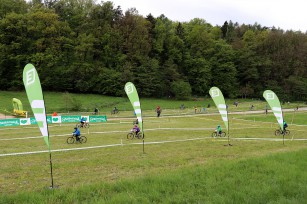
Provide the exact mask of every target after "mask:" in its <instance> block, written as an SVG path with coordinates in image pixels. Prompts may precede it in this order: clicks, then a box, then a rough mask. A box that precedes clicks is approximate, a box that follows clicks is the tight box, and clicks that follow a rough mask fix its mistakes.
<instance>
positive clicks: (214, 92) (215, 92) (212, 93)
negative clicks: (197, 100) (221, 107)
mask: <svg viewBox="0 0 307 204" xmlns="http://www.w3.org/2000/svg"><path fill="white" fill-rule="evenodd" d="M219 95H220V92H219V90H218V89H213V90H212V91H211V96H212V97H217V96H219Z"/></svg>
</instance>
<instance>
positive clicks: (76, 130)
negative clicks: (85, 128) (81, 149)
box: [72, 127, 81, 141]
mask: <svg viewBox="0 0 307 204" xmlns="http://www.w3.org/2000/svg"><path fill="white" fill-rule="evenodd" d="M72 135H73V136H75V137H76V140H77V141H79V140H80V135H81V133H80V130H79V129H78V128H77V127H75V128H74V132H73V133H72Z"/></svg>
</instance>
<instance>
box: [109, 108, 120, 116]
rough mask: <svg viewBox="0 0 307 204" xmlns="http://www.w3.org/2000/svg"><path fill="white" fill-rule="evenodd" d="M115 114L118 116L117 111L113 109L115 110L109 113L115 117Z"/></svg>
mask: <svg viewBox="0 0 307 204" xmlns="http://www.w3.org/2000/svg"><path fill="white" fill-rule="evenodd" d="M115 114H119V110H118V109H115V110H112V111H111V115H115Z"/></svg>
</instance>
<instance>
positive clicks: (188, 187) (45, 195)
mask: <svg viewBox="0 0 307 204" xmlns="http://www.w3.org/2000/svg"><path fill="white" fill-rule="evenodd" d="M306 155H307V149H302V150H300V151H296V152H286V153H278V154H274V155H268V156H264V157H258V158H250V159H243V160H239V161H238V160H236V161H234V160H230V161H227V160H225V161H224V162H220V163H217V164H216V165H213V166H212V165H211V166H209V167H207V166H206V165H199V166H197V167H194V168H184V169H179V170H174V171H170V172H168V173H164V174H161V175H159V176H157V175H155V176H150V175H147V176H143V177H140V178H136V179H122V180H121V181H118V182H116V183H101V184H96V185H88V186H82V187H79V188H71V189H53V190H51V189H45V190H43V191H40V192H26V193H23V192H20V193H17V194H14V195H1V196H0V203H253V204H254V203H306V202H307V185H306V184H307V174H306V171H305V170H306V166H307V160H306V159H304V158H306ZM72 176H73V175H72Z"/></svg>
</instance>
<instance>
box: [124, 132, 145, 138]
mask: <svg viewBox="0 0 307 204" xmlns="http://www.w3.org/2000/svg"><path fill="white" fill-rule="evenodd" d="M135 137H136V138H138V139H143V134H142V133H141V131H140V132H138V134H136V132H135V131H133V130H131V132H129V133H128V134H127V139H128V140H133V138H135Z"/></svg>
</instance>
